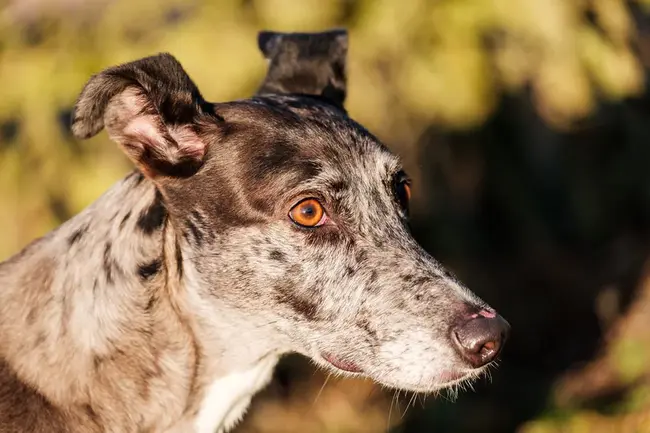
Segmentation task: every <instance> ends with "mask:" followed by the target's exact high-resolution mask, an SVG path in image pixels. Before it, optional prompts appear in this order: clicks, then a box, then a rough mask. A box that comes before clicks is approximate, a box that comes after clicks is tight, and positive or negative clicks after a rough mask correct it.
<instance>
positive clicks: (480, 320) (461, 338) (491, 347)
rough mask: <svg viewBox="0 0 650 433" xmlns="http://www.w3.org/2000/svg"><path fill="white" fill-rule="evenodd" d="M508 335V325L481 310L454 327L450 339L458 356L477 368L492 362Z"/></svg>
mask: <svg viewBox="0 0 650 433" xmlns="http://www.w3.org/2000/svg"><path fill="white" fill-rule="evenodd" d="M509 334H510V325H509V324H508V322H506V320H505V319H504V318H503V317H501V316H499V315H498V314H496V313H494V312H493V311H488V310H481V312H479V313H478V314H473V315H472V316H471V317H470V318H469V319H468V320H466V321H464V322H462V323H460V324H459V325H457V326H455V327H454V328H453V329H452V332H451V339H452V341H453V342H454V345H455V348H456V350H457V351H458V353H459V354H460V356H461V357H462V358H463V359H464V360H465V361H467V362H468V363H469V364H470V365H471V366H472V367H474V368H478V367H482V366H484V365H485V364H488V363H489V362H491V361H493V360H494V359H495V358H496V357H497V356H498V355H499V352H501V349H502V348H503V345H504V344H505V342H506V340H507V339H508V335H509Z"/></svg>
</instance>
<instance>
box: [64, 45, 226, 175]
mask: <svg viewBox="0 0 650 433" xmlns="http://www.w3.org/2000/svg"><path fill="white" fill-rule="evenodd" d="M212 116H213V115H212ZM210 117H211V116H210V113H209V109H208V104H206V102H205V101H204V99H203V97H202V96H201V94H200V92H199V90H198V89H197V87H196V86H195V85H194V83H193V82H192V80H191V79H190V77H189V76H188V75H187V73H186V72H185V71H184V70H183V67H182V66H181V65H180V63H179V62H178V61H177V60H176V59H175V58H174V57H172V56H171V55H169V54H159V55H156V56H152V57H147V58H144V59H141V60H137V61H135V62H131V63H126V64H123V65H120V66H116V67H113V68H109V69H106V70H105V71H103V72H101V73H99V74H97V75H95V76H93V77H92V78H91V79H90V80H89V81H88V83H87V84H86V86H85V87H84V89H83V90H82V92H81V95H80V96H79V98H78V99H77V103H76V105H75V108H74V113H73V116H72V132H73V134H74V135H75V137H77V138H89V137H92V136H93V135H95V134H97V133H98V132H99V131H101V129H102V128H104V127H105V128H106V130H107V132H108V134H109V136H110V137H111V139H113V140H114V141H116V142H117V143H119V144H120V146H121V147H122V148H123V149H124V151H125V152H126V154H127V155H128V156H129V157H130V158H131V159H132V160H133V161H134V162H135V163H136V164H137V165H138V166H139V167H140V169H141V170H142V171H143V172H144V173H145V174H147V175H149V176H156V175H167V176H172V175H181V176H187V175H191V174H193V173H194V172H195V171H196V170H198V168H199V167H200V166H201V164H202V162H203V157H204V156H205V151H206V143H205V141H204V140H203V139H202V138H201V134H200V130H201V124H202V123H205V120H206V119H207V118H210ZM212 118H213V119H214V117H212Z"/></svg>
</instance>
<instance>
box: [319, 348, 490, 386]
mask: <svg viewBox="0 0 650 433" xmlns="http://www.w3.org/2000/svg"><path fill="white" fill-rule="evenodd" d="M312 359H314V360H315V361H316V363H317V364H318V365H320V366H321V367H324V368H325V369H327V370H330V371H334V372H335V373H337V374H341V375H345V376H352V377H355V376H356V377H367V378H370V379H372V380H374V381H375V382H377V383H379V384H381V385H382V386H386V387H388V388H394V389H399V390H400V391H410V392H417V393H425V394H430V393H435V392H438V391H441V390H444V389H446V388H450V387H453V386H456V385H461V384H463V383H468V382H471V381H473V380H475V379H477V378H479V377H480V376H482V375H483V374H484V373H485V371H486V367H481V368H477V369H469V370H468V369H466V368H464V369H454V370H443V371H442V372H440V373H439V374H437V375H436V376H435V377H433V378H431V380H430V381H428V382H426V383H422V382H420V383H406V382H399V381H391V380H390V378H387V377H385V376H383V375H382V376H375V375H374V374H372V372H371V371H367V370H364V369H363V368H362V367H360V366H359V365H358V364H356V363H354V362H352V361H349V360H342V359H339V358H336V357H334V356H332V355H330V354H322V355H320V356H317V357H312Z"/></svg>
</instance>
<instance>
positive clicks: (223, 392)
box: [194, 355, 278, 433]
mask: <svg viewBox="0 0 650 433" xmlns="http://www.w3.org/2000/svg"><path fill="white" fill-rule="evenodd" d="M277 362H278V357H277V356H275V355H269V356H267V357H266V358H264V359H262V360H260V361H259V362H258V363H257V364H255V365H254V366H253V367H251V368H249V369H248V370H244V371H240V372H236V373H231V374H229V375H228V376H224V377H220V378H219V379H217V380H216V381H214V382H213V383H212V385H210V387H209V388H208V389H207V391H206V394H205V397H204V399H203V402H202V404H201V409H200V411H199V413H198V415H197V417H196V419H195V421H194V431H195V433H215V432H217V433H222V432H225V431H228V430H230V429H231V428H232V427H234V426H235V424H237V423H238V422H239V421H240V420H241V418H242V417H243V416H244V414H245V413H246V410H247V409H248V406H249V405H250V403H251V399H252V397H253V395H254V394H256V393H257V392H258V391H259V390H260V389H262V388H263V387H265V386H266V385H267V384H268V383H269V382H270V380H271V377H272V376H273V368H274V367H275V364H276V363H277Z"/></svg>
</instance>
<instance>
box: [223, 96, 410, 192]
mask: <svg viewBox="0 0 650 433" xmlns="http://www.w3.org/2000/svg"><path fill="white" fill-rule="evenodd" d="M242 107H243V112H244V113H245V115H244V116H243V117H240V118H239V119H237V120H236V121H235V123H236V124H237V126H236V127H234V128H233V130H237V132H236V135H239V134H241V136H242V137H245V138H244V139H237V140H235V141H236V142H237V143H239V145H238V147H239V149H238V152H239V154H240V155H241V156H242V157H243V160H244V163H245V164H246V165H249V166H252V167H253V168H255V169H256V170H257V171H258V173H259V172H261V171H262V170H261V169H268V170H271V171H272V172H274V173H281V172H283V171H295V170H296V169H300V168H304V170H302V171H303V172H304V174H305V177H306V178H305V179H303V180H304V181H307V180H309V179H310V178H318V179H320V180H332V179H333V178H334V177H336V178H338V179H340V178H346V179H349V178H354V177H359V176H363V177H364V178H366V179H368V180H369V179H385V178H386V176H390V175H391V174H392V173H395V172H397V171H398V170H399V169H400V167H401V162H400V160H399V158H398V157H397V156H396V155H395V154H393V153H392V152H390V150H388V148H387V147H386V146H384V145H383V144H382V143H381V142H380V141H379V140H378V139H377V138H376V137H374V136H373V135H372V134H371V133H370V132H368V131H367V130H366V129H365V128H364V127H363V126H361V125H360V124H358V123H357V122H355V121H354V120H352V119H350V118H349V117H348V116H347V115H345V114H344V113H342V112H341V111H340V110H338V109H336V108H334V107H331V106H329V105H327V104H323V103H321V102H319V101H317V100H314V99H312V98H300V97H275V98H260V99H258V100H253V101H246V102H245V104H244V105H243V106H242ZM239 116H241V113H239V114H238V115H237V117H239Z"/></svg>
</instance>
